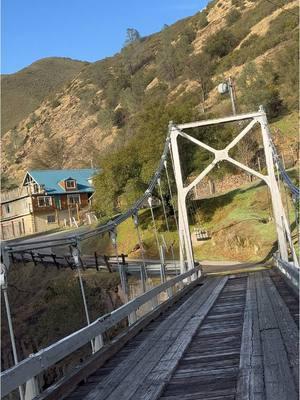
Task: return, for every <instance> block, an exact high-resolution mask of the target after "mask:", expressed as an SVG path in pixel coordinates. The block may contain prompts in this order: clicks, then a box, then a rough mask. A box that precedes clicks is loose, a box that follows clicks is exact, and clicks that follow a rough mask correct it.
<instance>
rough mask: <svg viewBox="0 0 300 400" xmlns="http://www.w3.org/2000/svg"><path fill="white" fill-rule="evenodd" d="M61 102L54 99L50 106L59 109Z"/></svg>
mask: <svg viewBox="0 0 300 400" xmlns="http://www.w3.org/2000/svg"><path fill="white" fill-rule="evenodd" d="M60 104H61V103H60V101H59V100H58V99H54V100H52V101H51V104H50V106H51V107H52V108H57V107H59V106H60Z"/></svg>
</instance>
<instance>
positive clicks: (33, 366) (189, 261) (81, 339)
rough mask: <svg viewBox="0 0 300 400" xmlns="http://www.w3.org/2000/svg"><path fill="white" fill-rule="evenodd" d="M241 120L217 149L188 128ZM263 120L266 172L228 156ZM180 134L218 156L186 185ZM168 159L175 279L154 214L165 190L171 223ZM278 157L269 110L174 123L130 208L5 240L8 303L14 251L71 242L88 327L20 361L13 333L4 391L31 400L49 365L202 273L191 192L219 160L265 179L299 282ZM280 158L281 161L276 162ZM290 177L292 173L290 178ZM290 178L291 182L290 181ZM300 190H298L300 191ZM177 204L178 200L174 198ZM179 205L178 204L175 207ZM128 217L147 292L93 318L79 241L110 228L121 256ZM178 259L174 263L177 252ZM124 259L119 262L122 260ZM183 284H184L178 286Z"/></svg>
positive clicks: (97, 345)
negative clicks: (156, 275)
mask: <svg viewBox="0 0 300 400" xmlns="http://www.w3.org/2000/svg"><path fill="white" fill-rule="evenodd" d="M239 121H249V123H248V125H247V126H246V127H245V128H244V129H242V131H241V132H240V133H239V134H238V135H237V136H236V137H235V138H234V139H233V140H232V142H231V143H230V144H228V145H227V146H226V147H225V148H224V149H222V150H217V149H214V148H212V147H211V146H209V145H207V144H205V143H204V142H202V141H200V140H198V139H196V138H194V137H192V136H191V135H189V134H187V133H186V132H185V130H186V129H190V128H198V127H199V128H201V127H205V126H210V125H218V124H223V123H229V122H237V123H238V122H239ZM257 124H258V125H259V126H260V128H261V135H262V140H263V146H264V152H265V158H266V165H267V174H266V175H264V174H262V173H260V172H257V171H255V170H254V169H252V168H250V167H248V166H247V165H245V164H243V163H241V162H239V161H237V160H235V159H234V158H232V157H230V156H229V151H230V150H231V149H232V148H233V147H234V146H235V145H236V144H237V143H238V142H239V141H240V140H241V139H242V138H243V137H244V136H245V135H247V134H249V133H250V131H251V130H252V128H253V127H254V126H255V125H257ZM179 136H181V137H183V138H185V139H187V140H188V141H190V142H192V143H194V144H195V145H197V146H200V147H201V148H203V149H206V150H208V151H209V152H210V153H212V154H213V155H214V160H213V161H212V162H211V163H210V164H209V165H208V166H207V167H206V168H205V169H204V170H203V171H202V172H201V173H200V174H199V175H198V176H197V177H196V178H195V179H194V181H193V182H191V183H189V184H188V185H187V186H184V184H183V177H182V171H181V161H180V151H179V148H178V137H179ZM168 158H169V159H171V162H172V166H173V172H174V176H175V181H176V187H177V192H178V205H177V207H176V208H177V210H176V211H177V214H176V212H175V214H174V219H175V223H176V226H177V228H178V234H179V251H180V265H181V274H180V275H179V276H177V277H176V278H173V279H172V280H169V281H167V280H166V273H165V260H164V254H163V251H162V247H161V245H160V240H159V237H158V234H157V230H156V224H155V218H154V213H153V193H154V191H155V190H156V189H158V190H157V192H158V193H159V194H160V200H161V204H162V206H163V211H164V216H165V219H166V226H167V228H169V225H168V220H167V215H166V210H165V205H164V199H163V196H162V192H161V182H160V180H161V177H162V175H163V173H164V172H165V174H166V179H167V187H168V190H169V194H170V198H171V201H172V203H173V201H174V196H173V193H172V188H171V183H170V177H169V172H168V165H167V162H168ZM274 159H275V164H276V165H278V158H277V159H276V154H275V152H274V146H273V144H272V141H271V137H270V132H269V128H268V122H267V118H266V114H265V112H264V110H263V109H262V108H260V110H259V111H258V112H256V113H250V114H242V115H235V116H230V117H225V118H218V119H212V120H207V121H198V122H190V123H185V124H179V125H175V124H173V123H170V125H169V132H168V135H167V138H166V142H165V146H164V150H163V154H162V156H161V159H160V163H159V165H158V168H157V170H156V172H155V173H154V175H153V178H152V179H151V181H150V183H149V186H148V189H147V190H146V191H145V193H144V194H143V196H142V197H141V198H140V199H138V200H137V202H136V203H135V204H134V205H133V206H132V207H131V208H130V209H129V210H127V211H126V212H124V213H122V214H120V215H119V216H118V217H117V218H115V219H114V220H113V221H109V222H107V223H106V224H104V225H101V226H99V227H97V228H96V229H93V230H90V231H88V232H84V233H80V234H70V235H68V236H66V237H64V238H59V239H48V238H45V239H41V240H34V241H27V242H26V243H22V242H20V243H14V244H9V242H7V243H6V242H2V243H1V257H2V260H1V279H2V282H1V287H2V289H3V293H4V296H5V301H6V305H8V299H7V291H6V290H7V284H6V276H7V271H8V269H9V266H10V262H11V254H13V253H15V252H16V253H17V252H22V251H36V250H41V249H46V248H56V247H62V246H65V247H66V246H67V247H70V251H71V256H72V257H73V260H74V264H75V265H76V267H77V272H78V278H79V281H80V288H81V293H82V297H83V302H84V307H85V313H86V320H87V326H86V327H84V328H82V329H81V330H79V331H77V332H74V333H73V334H71V335H69V336H67V337H66V338H64V339H62V340H61V341H59V342H57V343H55V344H53V345H52V346H49V347H47V348H45V349H42V350H40V351H39V352H38V353H36V354H34V355H32V356H31V357H29V358H27V359H25V360H22V361H21V362H19V361H18V358H17V354H16V346H15V343H14V337H13V335H12V336H11V340H12V346H13V353H14V361H15V364H16V365H15V366H14V367H13V368H10V369H9V370H7V371H4V372H3V373H2V375H1V377H2V393H3V394H4V395H5V394H8V393H10V392H11V391H13V390H14V389H16V388H18V387H19V391H20V398H21V399H24V398H25V399H26V400H31V399H33V398H34V397H35V396H36V395H37V394H38V392H39V390H38V387H37V380H36V377H37V376H38V375H39V374H40V373H42V372H43V371H44V370H46V369H47V368H48V367H50V366H52V365H54V364H55V363H56V362H58V361H59V360H61V359H62V358H64V357H66V356H68V355H70V354H72V353H73V352H74V351H76V350H77V349H79V348H81V347H82V346H83V345H85V344H86V343H89V342H90V343H91V347H92V353H93V354H94V353H97V352H98V351H99V350H100V349H101V348H102V347H103V345H104V343H103V337H102V334H103V333H104V332H105V331H106V330H107V329H109V328H111V327H113V326H115V325H116V324H117V323H118V322H119V321H121V320H122V319H124V318H127V319H128V322H129V325H134V324H135V322H136V320H137V310H138V309H139V307H141V306H142V305H144V304H145V303H147V302H150V303H151V307H150V308H151V311H153V310H155V309H157V307H159V304H158V302H157V295H158V294H159V293H161V292H163V291H166V292H167V297H168V298H169V299H172V298H173V297H174V296H175V292H176V290H179V291H180V290H182V289H183V286H184V285H185V286H189V285H190V284H193V282H194V281H195V280H196V278H197V277H200V276H201V268H200V267H199V266H198V265H197V264H196V263H195V260H194V255H193V248H192V242H191V235H190V229H189V221H188V213H187V207H186V199H187V195H188V193H189V192H190V190H191V189H192V188H194V187H195V185H197V184H198V183H199V182H201V180H202V179H203V178H204V177H205V176H206V175H207V174H208V173H209V172H210V171H211V170H212V169H213V168H214V167H215V166H216V165H217V163H219V162H220V161H228V162H230V163H232V164H233V165H235V166H237V167H239V168H241V169H243V170H245V171H246V172H248V173H250V174H252V175H254V176H256V177H257V178H259V179H261V180H262V181H264V182H265V183H266V185H267V186H268V189H269V191H270V194H271V199H272V205H273V213H274V221H275V226H276V232H277V238H278V247H279V255H278V256H277V259H276V262H277V264H278V267H279V268H280V269H281V270H282V272H284V273H285V274H286V275H287V276H288V277H289V278H290V280H291V281H293V282H294V284H295V285H296V286H297V285H299V283H298V280H299V269H298V267H299V264H298V260H297V257H296V252H295V249H294V246H293V242H292V237H291V232H290V228H289V223H288V220H287V217H286V215H285V211H284V207H283V203H282V200H281V196H280V191H279V187H278V185H277V182H276V176H275V171H274ZM276 160H277V161H276ZM286 179H288V178H286ZM290 183H291V182H290ZM293 190H294V192H293V193H294V195H296V194H297V193H296V189H295V188H293ZM298 194H299V193H298ZM145 202H148V204H149V207H150V210H151V217H152V222H153V226H154V233H155V239H156V243H157V247H158V253H159V254H160V264H161V285H159V286H158V287H156V288H153V289H151V290H149V288H147V287H146V285H145V279H146V275H147V271H146V262H145V258H144V254H143V250H142V244H141V237H140V232H139V210H140V209H141V208H143V206H144V204H145ZM173 206H175V204H174V203H173ZM174 209H175V207H174ZM128 218H133V221H134V226H135V228H136V231H137V237H138V241H139V244H140V248H141V254H142V262H141V283H142V293H143V294H142V295H141V296H139V297H137V298H135V299H132V300H130V301H129V298H128V297H127V300H128V302H127V303H126V304H125V305H124V306H122V307H120V308H119V309H117V310H115V311H113V312H112V313H111V314H109V315H105V316H102V317H100V318H99V319H97V320H96V321H94V322H90V320H89V315H88V310H87V304H86V299H85V293H84V287H83V284H82V279H81V273H80V269H81V268H82V265H83V264H82V259H81V251H80V244H81V242H82V241H83V240H86V239H89V238H91V237H95V236H101V235H103V234H104V233H109V234H110V238H111V241H112V244H113V247H114V249H115V252H116V258H117V260H118V247H117V228H118V226H119V225H120V224H121V223H122V222H124V221H125V220H127V219H128ZM289 250H290V252H291V255H292V262H290V261H289ZM173 262H174V263H175V259H174V253H173ZM118 264H119V263H118ZM119 273H120V279H121V285H122V288H123V291H124V292H125V294H126V292H127V289H126V277H125V275H124V269H123V268H122V267H121V265H119ZM178 284H180V286H179V287H178ZM7 315H8V320H9V324H10V325H11V320H10V312H9V308H7ZM24 384H26V385H25V386H26V390H25V391H24Z"/></svg>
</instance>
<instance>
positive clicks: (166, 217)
mask: <svg viewBox="0 0 300 400" xmlns="http://www.w3.org/2000/svg"><path fill="white" fill-rule="evenodd" d="M157 184H158V187H159V192H160V198H161V202H162V206H163V211H164V216H165V221H166V227H167V230H168V232H169V233H170V226H169V223H168V216H167V212H166V207H165V201H164V198H163V194H162V190H161V180H160V178H159V179H158V180H157ZM170 248H171V253H172V260H173V264H174V267H175V271H176V261H175V255H174V248H173V244H171V247H170Z"/></svg>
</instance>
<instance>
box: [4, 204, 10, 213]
mask: <svg viewBox="0 0 300 400" xmlns="http://www.w3.org/2000/svg"><path fill="white" fill-rule="evenodd" d="M4 209H5V212H6V214H9V213H10V211H11V210H10V205H9V204H4Z"/></svg>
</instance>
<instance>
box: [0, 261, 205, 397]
mask: <svg viewBox="0 0 300 400" xmlns="http://www.w3.org/2000/svg"><path fill="white" fill-rule="evenodd" d="M200 271H201V267H200V266H199V265H198V266H196V267H195V268H193V269H191V270H189V271H187V272H185V273H183V274H181V275H178V276H176V277H175V278H172V279H170V280H168V281H166V282H164V283H162V284H160V285H159V286H156V287H154V288H153V289H151V290H149V291H147V292H145V293H144V294H142V295H141V296H139V297H136V298H135V299H133V300H131V301H129V302H128V303H126V304H124V305H123V306H121V307H119V308H118V309H116V310H114V311H112V312H111V313H109V314H105V315H103V316H102V317H100V318H98V319H97V320H95V321H94V322H92V323H91V324H90V325H87V326H85V327H84V328H82V329H80V330H78V331H76V332H74V333H72V334H70V335H69V336H66V337H65V338H63V339H61V340H59V341H58V342H56V343H54V344H52V345H51V346H49V347H46V348H44V349H41V350H40V351H39V352H37V353H35V354H33V355H31V356H30V357H28V358H26V359H25V360H23V361H21V362H19V363H18V364H17V365H15V366H14V367H12V368H10V369H8V370H6V371H4V372H2V373H1V396H2V397H4V396H6V395H7V394H9V393H11V392H12V391H13V390H15V389H17V388H18V387H21V386H22V385H23V384H25V383H27V384H28V383H30V384H31V385H32V381H34V380H35V377H37V376H38V375H39V374H40V373H42V372H43V371H45V370H46V369H47V368H49V367H51V366H53V365H54V364H56V363H57V362H59V361H61V360H62V359H64V358H65V357H67V356H69V355H71V354H72V353H74V352H75V351H76V350H78V349H80V348H82V347H83V346H84V345H86V344H88V343H89V342H92V341H93V340H95V339H96V338H97V337H99V336H101V335H102V334H104V333H105V332H106V331H108V330H109V329H110V328H113V327H114V326H115V325H117V324H118V323H119V322H121V321H122V320H124V319H125V318H128V319H129V320H130V321H131V324H133V323H135V322H136V321H137V319H138V316H137V311H138V310H139V308H140V307H141V306H143V305H145V304H146V303H148V302H149V303H151V304H152V310H153V309H156V308H157V307H159V301H158V295H160V294H161V293H162V292H165V291H166V292H167V296H168V298H171V297H173V296H174V295H175V288H176V287H177V289H178V290H182V288H183V287H184V284H183V283H184V282H188V283H189V282H190V281H191V279H195V278H196V277H197V276H198V273H199V272H200ZM178 284H179V285H178ZM180 284H181V285H180ZM178 286H179V287H178ZM152 310H151V311H152ZM148 312H150V310H149V311H148ZM102 346H103V344H102ZM100 348H101V346H100V347H98V348H97V350H100ZM35 384H36V383H35ZM33 397H34V396H32V397H31V398H33ZM26 398H30V397H28V396H26Z"/></svg>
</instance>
